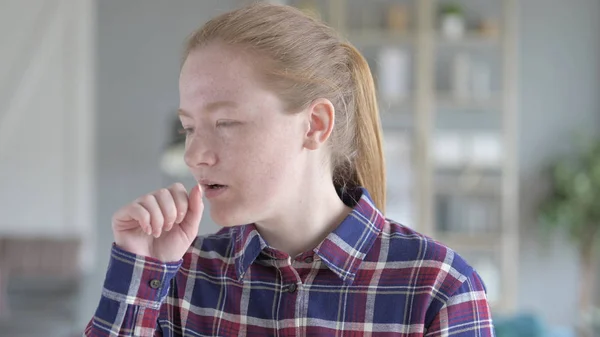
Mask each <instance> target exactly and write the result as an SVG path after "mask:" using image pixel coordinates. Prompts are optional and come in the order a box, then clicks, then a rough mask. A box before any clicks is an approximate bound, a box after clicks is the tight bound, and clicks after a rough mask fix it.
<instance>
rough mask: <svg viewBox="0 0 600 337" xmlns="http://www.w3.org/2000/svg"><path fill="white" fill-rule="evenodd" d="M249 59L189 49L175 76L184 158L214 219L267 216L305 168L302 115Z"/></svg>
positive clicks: (218, 49)
mask: <svg viewBox="0 0 600 337" xmlns="http://www.w3.org/2000/svg"><path fill="white" fill-rule="evenodd" d="M252 64H256V62H255V59H254V58H250V57H248V56H247V54H246V55H245V54H243V53H240V52H237V51H236V49H233V48H231V47H224V46H219V45H214V44H213V45H208V46H205V47H202V48H200V49H197V50H194V51H193V52H191V53H190V54H189V56H188V57H187V59H186V61H185V62H184V65H183V67H182V70H181V74H180V79H179V91H180V110H179V114H180V118H181V124H182V126H183V128H184V129H185V131H186V135H187V139H186V151H185V162H186V164H187V166H188V167H189V168H190V171H191V172H192V174H193V176H194V177H195V178H196V180H197V181H198V182H199V183H200V184H201V185H202V187H203V191H204V195H205V196H206V198H207V199H208V201H209V203H210V212H211V217H212V218H213V220H214V221H215V222H216V223H218V224H219V225H221V226H233V225H240V224H246V223H253V222H259V221H264V220H267V219H269V218H271V217H273V216H276V214H277V212H278V210H280V209H281V207H279V206H281V205H283V204H284V203H285V201H286V199H287V200H289V198H290V197H293V195H294V194H295V193H299V188H300V186H301V184H302V181H299V180H301V179H300V177H301V172H302V170H303V167H305V166H306V156H303V155H302V152H303V151H304V148H303V139H304V135H305V134H306V130H307V121H306V117H305V115H304V114H302V113H288V112H286V111H284V109H283V103H282V101H281V100H280V99H279V98H278V97H277V96H276V95H275V94H274V93H273V92H270V91H269V90H266V89H265V88H264V86H263V85H261V83H260V82H259V81H258V76H256V74H255V71H257V69H258V67H256V66H252Z"/></svg>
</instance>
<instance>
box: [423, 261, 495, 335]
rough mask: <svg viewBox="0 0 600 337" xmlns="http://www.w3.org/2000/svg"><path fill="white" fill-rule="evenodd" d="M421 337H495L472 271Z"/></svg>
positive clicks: (483, 295) (479, 283)
mask: <svg viewBox="0 0 600 337" xmlns="http://www.w3.org/2000/svg"><path fill="white" fill-rule="evenodd" d="M425 336H426V337H438V336H452V337H474V336H478V337H494V336H495V335H494V326H493V323H492V316H491V312H490V308H489V304H488V300H487V295H486V290H485V286H484V284H483V281H482V280H481V278H480V277H479V275H478V274H477V272H475V271H473V272H472V273H471V276H469V277H468V278H467V279H466V280H465V281H464V282H463V283H462V285H461V286H460V287H459V288H458V290H457V291H456V292H455V293H454V295H453V296H451V297H450V298H449V299H448V301H447V302H446V303H445V304H444V306H443V307H442V308H441V309H440V311H439V312H438V314H437V315H436V316H435V318H434V319H433V322H432V323H431V324H430V326H429V328H428V329H427V333H426V335H425Z"/></svg>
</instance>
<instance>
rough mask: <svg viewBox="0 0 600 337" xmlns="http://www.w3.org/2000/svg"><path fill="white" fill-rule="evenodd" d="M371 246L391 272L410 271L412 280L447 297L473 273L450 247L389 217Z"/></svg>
mask: <svg viewBox="0 0 600 337" xmlns="http://www.w3.org/2000/svg"><path fill="white" fill-rule="evenodd" d="M377 241H378V242H377V243H376V245H375V247H374V248H375V253H377V255H379V256H378V260H379V261H381V260H385V265H386V268H389V269H391V270H392V271H394V270H395V271H397V272H401V273H405V272H407V271H409V272H411V273H414V275H416V276H415V280H413V281H414V282H417V283H419V284H420V285H422V286H426V287H430V288H431V289H432V290H435V291H440V292H441V293H443V294H445V295H446V296H451V295H452V294H453V293H455V292H456V291H457V290H458V288H459V287H460V286H461V285H462V283H463V282H465V281H466V280H467V279H468V278H469V277H471V275H472V274H473V268H472V267H471V266H470V265H469V264H468V263H467V261H465V259H464V258H463V257H462V256H461V255H459V254H458V253H457V252H456V251H454V250H453V249H452V248H450V247H448V246H446V245H445V244H443V243H441V242H438V241H436V240H434V239H432V238H430V237H428V236H426V235H424V234H421V233H419V232H417V231H416V230H414V229H412V228H409V227H407V226H404V225H402V224H400V223H398V222H395V221H394V220H391V219H386V222H385V224H384V226H383V228H382V231H381V233H380V235H379V237H378V240H377Z"/></svg>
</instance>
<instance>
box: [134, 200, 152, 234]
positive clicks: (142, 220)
mask: <svg viewBox="0 0 600 337" xmlns="http://www.w3.org/2000/svg"><path fill="white" fill-rule="evenodd" d="M130 212H131V213H130V215H131V217H132V218H133V219H134V220H136V221H137V222H138V224H139V226H140V227H141V228H142V230H143V231H144V232H145V233H146V234H148V235H152V226H151V225H150V213H149V212H148V210H147V209H145V208H144V207H142V205H140V204H137V203H135V204H133V205H131V209H130Z"/></svg>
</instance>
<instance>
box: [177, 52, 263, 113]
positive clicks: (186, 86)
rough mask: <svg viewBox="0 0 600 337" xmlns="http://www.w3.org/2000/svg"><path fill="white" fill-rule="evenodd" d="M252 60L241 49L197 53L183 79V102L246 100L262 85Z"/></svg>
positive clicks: (187, 63) (185, 68) (186, 66)
mask: <svg viewBox="0 0 600 337" xmlns="http://www.w3.org/2000/svg"><path fill="white" fill-rule="evenodd" d="M251 57H252V56H250V55H249V54H248V53H244V52H242V51H241V50H239V49H237V48H233V47H228V46H222V45H208V46H205V47H202V48H199V49H196V50H193V51H192V52H191V53H190V54H189V55H188V57H187V58H186V60H185V62H184V64H183V67H182V69H181V73H180V77H179V91H180V96H181V99H183V100H185V99H193V100H200V101H204V100H215V99H231V98H232V97H238V96H243V95H244V94H246V93H247V91H248V89H251V88H252V87H255V86H257V85H258V80H257V78H256V76H255V74H254V72H255V71H254V69H253V68H252V66H251V64H252V60H251V59H250V58H251Z"/></svg>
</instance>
